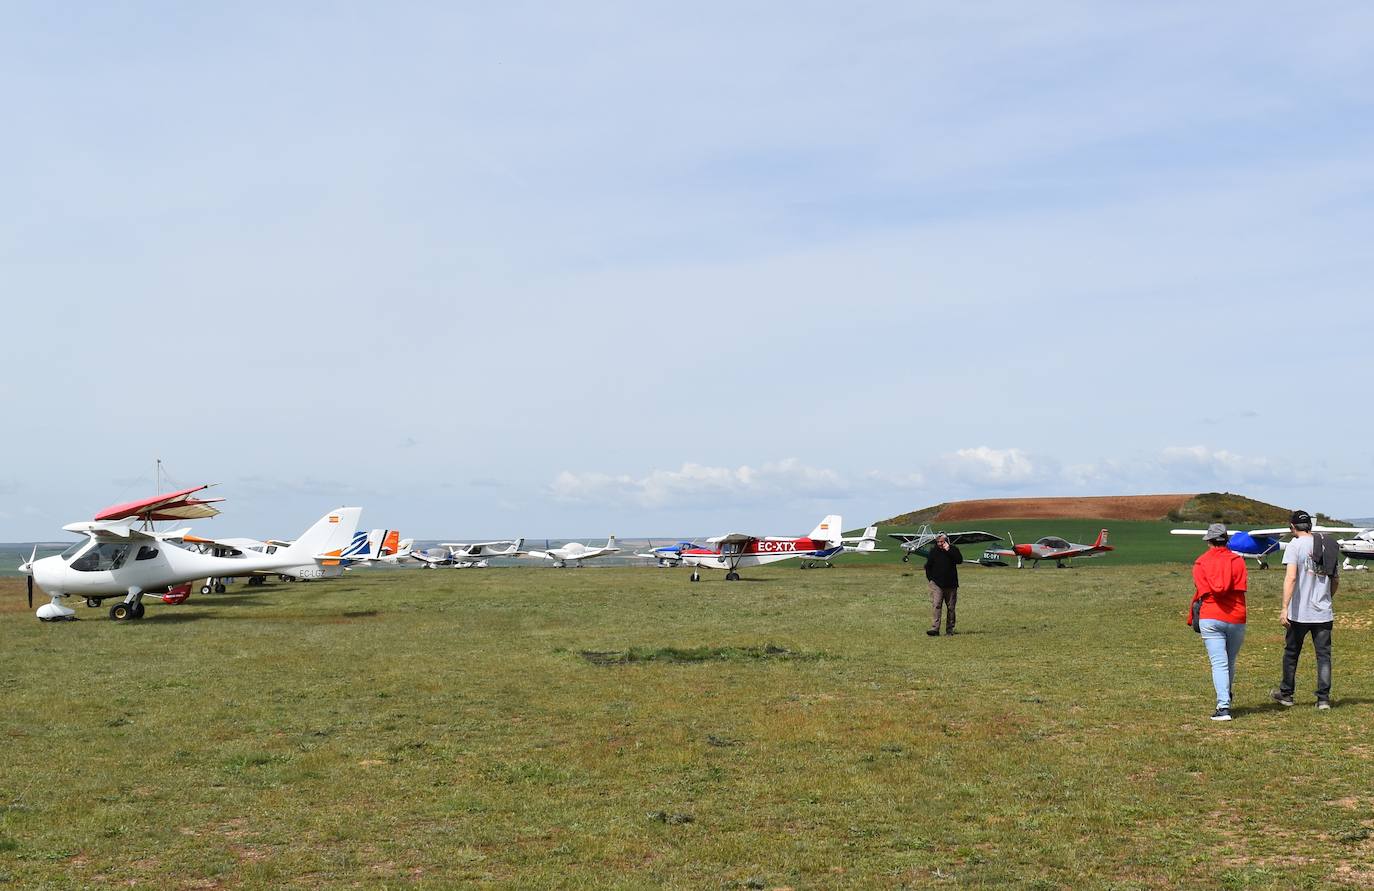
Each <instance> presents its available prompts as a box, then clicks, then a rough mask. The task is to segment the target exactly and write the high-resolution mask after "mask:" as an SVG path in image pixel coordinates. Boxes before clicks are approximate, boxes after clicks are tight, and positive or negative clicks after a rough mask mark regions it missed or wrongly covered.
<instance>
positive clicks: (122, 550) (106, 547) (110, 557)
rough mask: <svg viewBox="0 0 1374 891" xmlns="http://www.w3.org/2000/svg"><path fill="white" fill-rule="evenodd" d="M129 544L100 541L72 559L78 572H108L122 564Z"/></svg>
mask: <svg viewBox="0 0 1374 891" xmlns="http://www.w3.org/2000/svg"><path fill="white" fill-rule="evenodd" d="M128 556H129V546H128V545H127V544H120V543H118V542H102V543H101V544H98V545H96V546H95V547H93V548H91V549H90V550H89V551H87V552H86V553H84V554H82V555H81V556H80V557H78V558H77V559H76V560H74V561H72V569H75V570H76V571H78V572H109V571H110V570H113V569H118V568H119V567H121V566H123V565H124V558H126V557H128Z"/></svg>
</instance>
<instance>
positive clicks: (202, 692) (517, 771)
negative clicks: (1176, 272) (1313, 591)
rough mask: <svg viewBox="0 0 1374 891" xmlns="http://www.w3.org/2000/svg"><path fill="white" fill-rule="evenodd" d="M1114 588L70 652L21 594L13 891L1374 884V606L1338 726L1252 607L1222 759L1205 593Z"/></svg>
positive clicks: (114, 643)
mask: <svg viewBox="0 0 1374 891" xmlns="http://www.w3.org/2000/svg"><path fill="white" fill-rule="evenodd" d="M1003 525H1005V524H1003ZM1055 531H1064V530H1061V529H1056V530H1055ZM1068 531H1070V532H1071V531H1072V530H1068ZM1094 531H1095V530H1094ZM1109 560H1111V558H1105V559H1099V560H1095V561H1088V562H1085V563H1084V564H1083V565H1082V567H1081V568H1078V569H1075V570H1072V571H1056V570H1054V569H1052V568H1048V567H1042V568H1041V569H1040V570H1037V571H1036V572H1034V573H1032V572H1030V571H1021V572H1017V571H1016V570H1012V569H1005V570H986V571H984V570H969V571H966V574H965V577H964V590H963V593H962V596H961V604H960V606H961V609H960V623H959V625H960V631H961V633H960V634H958V635H956V636H954V637H950V638H945V637H942V638H939V639H930V638H927V637H925V636H924V634H923V633H922V631H923V630H924V628H925V626H926V624H927V623H928V622H929V614H928V609H929V606H928V601H927V599H926V597H925V595H924V586H923V584H922V579H921V578H920V577H919V569H917V568H914V567H909V566H903V565H902V564H900V563H878V564H871V565H867V566H852V567H848V568H836V569H833V570H817V571H810V572H799V571H797V570H796V569H795V567H794V566H793V565H792V564H788V563H783V564H780V565H777V566H774V567H767V568H763V569H756V570H753V571H750V572H747V573H746V580H745V581H743V582H738V583H726V582H723V581H721V580H720V576H719V574H713V575H710V576H708V581H706V582H703V583H701V584H697V585H692V584H689V583H688V582H687V573H686V571H685V570H656V569H647V568H646V569H594V568H588V569H583V570H565V571H558V570H553V569H547V568H538V569H502V570H489V571H485V572H482V571H460V572H455V571H440V572H422V571H389V572H388V571H383V570H374V571H356V572H353V573H350V574H349V576H348V577H347V578H345V579H343V580H340V581H336V582H323V583H312V584H297V585H276V586H273V587H269V588H266V589H262V590H256V591H251V592H250V591H247V590H244V589H241V588H236V589H234V591H233V592H231V593H230V594H227V595H220V596H211V597H203V598H200V597H197V598H193V599H192V600H191V601H189V602H188V603H186V604H184V605H182V606H178V607H170V606H159V605H154V606H150V607H149V611H148V613H149V615H148V618H147V619H145V620H143V621H142V622H136V623H128V624H118V623H114V622H111V621H109V620H107V619H105V618H104V611H103V610H101V611H96V610H86V609H84V608H82V607H80V606H78V609H79V610H80V614H81V615H82V616H83V618H84V621H81V622H77V623H69V624H65V625H42V624H40V623H39V622H37V621H35V620H34V619H33V617H32V614H31V613H30V612H29V611H28V610H27V609H25V608H24V606H23V595H22V583H21V582H19V581H18V580H14V579H7V580H4V581H0V635H3V637H2V639H3V641H4V646H3V650H0V662H3V666H2V669H3V670H0V683H3V685H4V692H3V697H4V700H3V701H4V713H3V714H4V720H3V726H4V741H5V744H6V748H5V757H4V758H3V760H2V761H0V879H3V880H4V881H6V882H8V883H11V884H12V885H14V886H16V887H25V888H28V887H105V886H114V885H119V886H124V887H127V886H128V885H130V884H136V885H140V886H143V887H201V888H215V887H224V888H269V887H283V886H294V887H305V886H309V887H336V886H355V885H359V886H365V887H377V886H388V887H452V886H459V885H469V884H472V885H490V886H501V887H506V886H510V887H526V888H548V887H566V888H579V887H623V888H644V887H672V888H776V887H787V886H790V887H794V888H829V887H836V888H839V887H855V888H885V887H893V888H896V887H944V886H948V887H964V886H975V887H976V886H987V887H996V886H1010V887H1026V888H1070V887H1072V888H1081V887H1102V888H1106V887H1111V888H1172V887H1180V886H1185V887H1208V888H1216V887H1221V888H1249V887H1254V888H1285V889H1286V888H1295V887H1299V888H1302V887H1311V888H1335V887H1352V888H1353V887H1368V886H1369V885H1370V884H1371V883H1374V836H1372V835H1371V831H1372V830H1374V765H1372V764H1371V754H1374V743H1371V741H1370V737H1369V727H1370V724H1371V717H1374V677H1372V676H1371V675H1372V673H1374V672H1372V671H1371V670H1372V669H1374V647H1371V644H1374V630H1372V629H1371V624H1374V581H1371V579H1370V578H1369V577H1368V576H1366V575H1364V574H1359V575H1355V574H1351V575H1350V576H1349V577H1348V579H1347V581H1346V585H1345V588H1344V589H1343V591H1342V593H1341V596H1340V598H1339V612H1340V619H1339V621H1338V623H1337V633H1336V637H1335V658H1336V668H1335V690H1334V699H1335V708H1334V709H1332V710H1331V711H1330V712H1326V713H1319V712H1317V711H1316V710H1315V709H1313V708H1312V707H1311V702H1312V697H1311V694H1310V693H1309V692H1307V691H1310V689H1311V688H1312V685H1313V664H1312V659H1311V656H1310V653H1309V654H1306V658H1305V659H1304V662H1303V664H1302V666H1301V669H1300V675H1299V690H1300V693H1301V694H1302V697H1301V702H1300V707H1297V708H1293V709H1291V710H1286V711H1285V710H1280V709H1279V708H1278V707H1277V706H1272V705H1271V704H1269V703H1268V701H1267V696H1266V694H1267V691H1268V689H1269V688H1270V687H1271V686H1272V685H1273V683H1274V681H1275V680H1276V677H1277V673H1278V667H1279V653H1280V644H1281V636H1280V634H1279V628H1278V625H1277V623H1276V621H1275V619H1274V615H1275V613H1276V611H1277V604H1278V596H1279V590H1278V584H1279V581H1280V575H1279V573H1277V572H1269V573H1262V574H1261V573H1254V574H1252V584H1253V593H1252V596H1251V609H1252V616H1251V626H1250V636H1249V639H1248V640H1247V642H1246V645H1245V649H1244V651H1243V652H1242V654H1241V660H1240V676H1239V678H1238V680H1237V687H1236V699H1237V708H1236V720H1235V721H1233V722H1232V723H1230V724H1229V725H1227V724H1220V725H1219V724H1214V723H1213V722H1211V721H1209V720H1207V715H1208V714H1209V713H1210V712H1211V709H1212V706H1213V701H1212V694H1211V689H1210V686H1211V685H1210V681H1209V675H1208V671H1207V666H1206V661H1205V658H1204V656H1203V652H1202V646H1201V644H1200V642H1199V640H1198V638H1197V637H1196V635H1194V634H1193V633H1192V632H1191V631H1189V630H1188V629H1187V628H1186V626H1184V625H1183V623H1182V613H1183V610H1184V604H1185V602H1186V600H1187V598H1188V595H1189V593H1190V592H1189V584H1188V568H1187V566H1186V565H1183V564H1166V565H1155V566H1132V565H1127V564H1126V563H1124V561H1118V562H1117V563H1111V562H1108V561H1109Z"/></svg>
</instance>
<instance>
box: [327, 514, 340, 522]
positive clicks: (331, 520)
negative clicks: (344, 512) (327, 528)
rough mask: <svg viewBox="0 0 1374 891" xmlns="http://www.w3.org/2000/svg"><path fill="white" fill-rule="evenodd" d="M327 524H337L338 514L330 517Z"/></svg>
mask: <svg viewBox="0 0 1374 891" xmlns="http://www.w3.org/2000/svg"><path fill="white" fill-rule="evenodd" d="M329 522H331V523H337V522H339V516H338V514H335V515H333V516H331V517H330V518H329Z"/></svg>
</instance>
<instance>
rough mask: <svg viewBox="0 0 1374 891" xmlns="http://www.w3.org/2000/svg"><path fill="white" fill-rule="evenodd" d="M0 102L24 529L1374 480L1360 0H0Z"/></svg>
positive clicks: (727, 524) (1290, 491)
mask: <svg viewBox="0 0 1374 891" xmlns="http://www.w3.org/2000/svg"><path fill="white" fill-rule="evenodd" d="M0 100H2V101H3V107H4V109H5V132H6V134H7V135H6V138H4V139H3V140H0V170H3V176H0V294H3V298H4V299H3V300H0V306H2V307H3V322H2V323H0V324H3V330H4V332H5V337H4V349H3V350H0V405H2V406H3V414H4V418H5V421H4V429H5V432H6V434H7V435H6V436H5V442H6V446H5V456H6V460H5V462H4V465H3V466H0V541H24V540H34V539H40V540H52V539H61V538H63V537H64V533H62V532H61V531H60V527H61V526H62V525H63V524H65V523H69V522H73V521H76V520H81V519H88V518H89V517H91V516H92V515H93V514H94V513H95V512H96V511H97V510H99V509H100V508H102V507H104V506H106V505H109V504H113V503H116V502H120V501H126V500H129V499H133V498H138V497H143V496H144V495H147V494H151V493H152V492H153V491H154V489H155V481H154V466H155V461H156V460H157V459H159V458H160V459H161V460H162V461H163V462H164V464H165V467H166V468H167V471H168V474H169V477H170V480H171V482H172V483H177V484H181V485H196V484H199V483H216V484H217V486H216V489H215V490H214V491H215V494H217V495H219V496H222V497H224V498H225V499H226V501H225V503H224V505H223V508H224V514H223V515H222V516H220V517H217V518H215V519H213V520H210V521H205V523H204V524H203V526H202V527H201V528H198V530H197V531H202V532H204V533H214V534H222V535H251V536H254V537H259V538H262V537H287V536H292V535H295V534H297V533H298V532H299V531H300V530H302V529H304V528H305V527H306V526H308V525H309V524H310V523H311V522H312V521H313V520H314V519H316V518H317V517H318V516H319V515H320V514H322V513H323V512H325V511H327V510H328V509H330V508H332V507H336V506H340V505H344V504H352V505H361V506H363V507H364V509H365V512H364V515H363V522H364V525H365V526H373V525H377V526H386V527H389V528H399V529H401V530H402V532H403V534H407V535H410V534H414V535H415V536H417V537H420V538H445V539H450V538H451V539H455V540H460V539H461V538H463V537H478V536H482V537H487V536H490V537H496V536H501V537H504V536H526V537H531V538H536V537H572V536H587V537H595V536H605V535H607V534H609V533H617V534H619V535H621V536H622V537H625V536H630V535H670V534H718V533H722V532H726V531H732V530H733V531H744V532H753V533H757V534H802V533H804V532H806V531H807V530H808V529H810V528H811V527H812V526H813V525H815V522H816V520H818V519H819V518H820V517H821V516H822V515H824V514H828V513H842V514H843V515H844V517H845V520H846V525H847V526H850V527H851V528H852V527H857V526H861V525H863V524H864V523H866V522H867V521H870V520H874V519H879V518H884V517H888V516H892V515H894V514H897V513H901V512H904V511H907V510H912V509H915V508H919V507H922V506H925V505H929V504H934V503H938V502H942V501H949V500H956V499H963V498H980V497H997V496H1053V495H1080V494H1104V495H1115V494H1132V493H1157V492H1198V491H1232V492H1240V493H1243V494H1246V495H1250V496H1252V497H1257V498H1261V499H1264V500H1268V501H1273V502H1276V503H1279V504H1283V505H1286V506H1294V507H1297V506H1301V507H1306V508H1308V509H1310V510H1321V511H1324V512H1327V513H1329V514H1332V515H1335V516H1371V515H1374V483H1371V481H1370V478H1369V475H1368V473H1367V472H1366V471H1367V469H1368V468H1369V467H1370V466H1371V463H1372V462H1371V459H1372V458H1374V421H1371V415H1370V412H1369V408H1368V400H1367V399H1365V398H1364V397H1365V395H1366V394H1365V390H1364V388H1365V386H1366V382H1367V380H1368V378H1369V374H1370V364H1371V363H1370V358H1369V357H1370V347H1369V345H1370V337H1369V334H1370V322H1371V319H1374V306H1371V302H1370V300H1369V294H1368V292H1369V287H1370V282H1371V280H1374V250H1372V249H1371V247H1370V233H1371V232H1374V114H1371V111H1374V7H1371V6H1370V5H1369V4H1363V3H1353V2H1352V3H1329V4H1323V5H1321V6H1320V7H1316V8H1314V7H1301V8H1299V7H1294V6H1291V5H1285V4H1254V3H1225V2H1220V3H1209V4H1197V3H1173V2H1160V3H1151V4H1139V3H1125V2H1123V3H1110V2H1108V3H1102V2H1056V0H1046V2H1042V3H1037V4H1030V5H1028V4H1025V3H1019V2H997V0H989V2H981V3H955V2H949V3H920V2H914V3H909V2H892V3H884V2H873V3H862V2H858V3H849V4H840V5H837V4H833V3H806V2H786V3H782V2H759V3H751V2H729V3H713V2H698V3H692V4H681V3H654V2H624V3H601V2H583V3H576V4H533V3H521V2H509V3H501V4H490V3H457V2H452V3H451V2H443V3H424V2H412V3H405V4H383V3H373V4H350V3H333V2H331V3H314V4H312V3H305V2H300V3H291V4H281V3H260V4H254V3H244V4H233V5H228V4H182V3H139V2H131V3H122V4H51V3H8V4H5V5H4V6H3V7H2V8H0ZM165 485H166V484H164V487H165Z"/></svg>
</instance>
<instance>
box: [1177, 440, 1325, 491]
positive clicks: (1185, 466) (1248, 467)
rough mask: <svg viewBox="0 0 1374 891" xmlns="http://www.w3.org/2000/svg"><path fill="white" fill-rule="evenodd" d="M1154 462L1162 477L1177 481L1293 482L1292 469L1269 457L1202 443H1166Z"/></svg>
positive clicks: (1293, 474) (1294, 472) (1303, 473)
mask: <svg viewBox="0 0 1374 891" xmlns="http://www.w3.org/2000/svg"><path fill="white" fill-rule="evenodd" d="M1158 464H1159V467H1160V469H1161V470H1162V471H1163V474H1164V476H1165V477H1166V478H1168V479H1171V480H1178V481H1179V482H1189V483H1192V482H1199V483H1201V482H1214V483H1282V482H1289V483H1291V482H1297V481H1298V480H1297V479H1296V478H1295V474H1296V475H1302V476H1305V475H1306V470H1305V469H1304V470H1301V471H1295V469H1294V468H1291V467H1290V466H1289V465H1287V464H1285V463H1281V462H1278V461H1275V460H1273V459H1271V458H1261V457H1254V456H1248V455H1239V454H1236V453H1235V452H1232V451H1228V450H1227V449H1212V448H1209V447H1208V446H1204V445H1191V446H1169V447H1168V448H1165V449H1164V450H1163V451H1161V452H1160V453H1159V458H1158Z"/></svg>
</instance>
